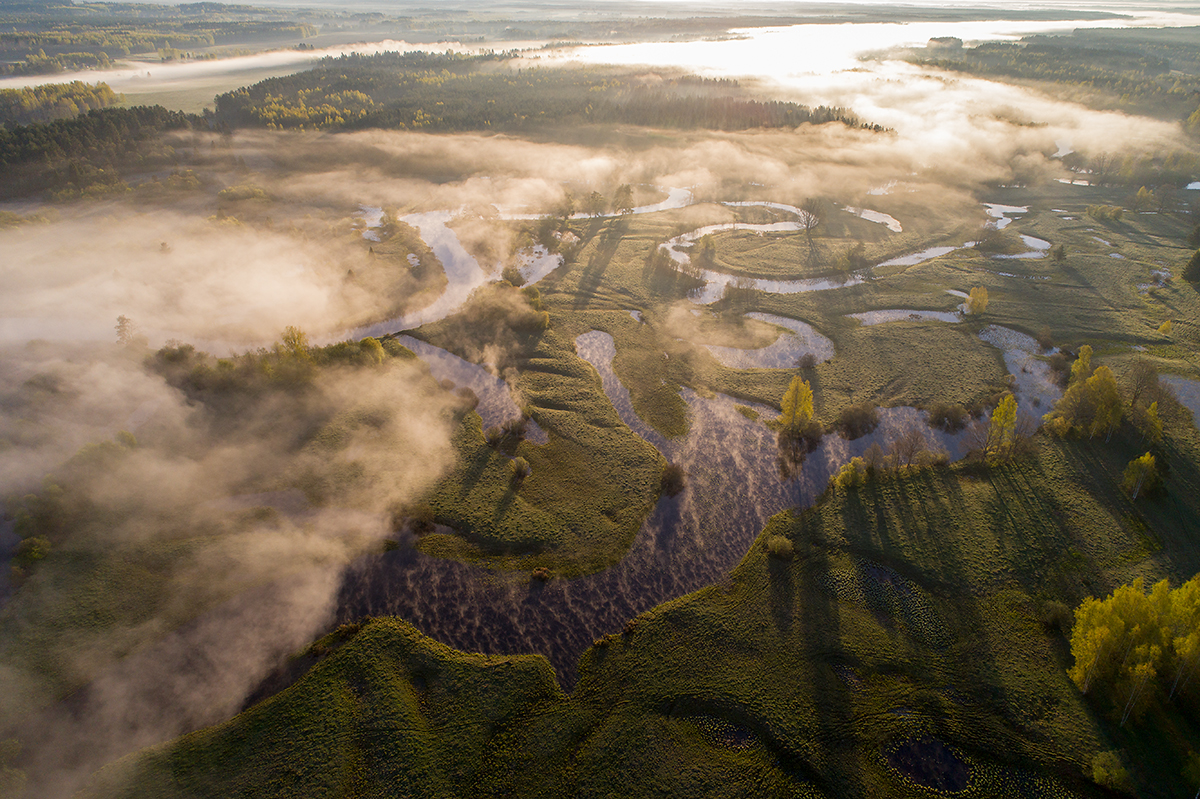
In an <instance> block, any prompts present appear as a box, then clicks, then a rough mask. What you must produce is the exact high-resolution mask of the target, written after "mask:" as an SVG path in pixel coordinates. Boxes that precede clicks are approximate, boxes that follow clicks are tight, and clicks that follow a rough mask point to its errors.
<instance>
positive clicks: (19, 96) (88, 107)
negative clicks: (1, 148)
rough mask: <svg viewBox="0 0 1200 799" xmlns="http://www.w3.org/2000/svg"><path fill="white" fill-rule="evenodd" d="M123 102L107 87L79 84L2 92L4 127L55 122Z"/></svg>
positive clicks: (0, 115) (0, 106) (0, 110)
mask: <svg viewBox="0 0 1200 799" xmlns="http://www.w3.org/2000/svg"><path fill="white" fill-rule="evenodd" d="M120 100H121V96H120V95H119V94H117V93H116V92H114V91H113V90H112V89H111V88H109V86H108V84H106V83H97V84H96V85H95V86H92V85H90V84H87V83H84V82H83V81H78V80H75V81H71V82H70V83H49V84H46V85H44V86H33V87H31V88H27V89H0V125H4V126H8V127H11V126H13V125H28V124H30V123H33V122H51V121H53V120H55V119H65V118H70V117H74V116H79V115H80V114H84V113H87V112H88V111H92V110H94V109H100V108H108V107H109V106H111V105H116V104H117V103H118V102H120Z"/></svg>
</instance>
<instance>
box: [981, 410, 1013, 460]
mask: <svg viewBox="0 0 1200 799" xmlns="http://www.w3.org/2000/svg"><path fill="white" fill-rule="evenodd" d="M1016 441H1017V398H1016V397H1014V396H1013V395H1012V394H1005V395H1004V398H1003V399H1001V400H1000V403H999V404H998V405H997V406H996V410H994V411H992V422H991V425H990V426H989V427H988V438H987V456H988V457H989V458H1006V457H1008V456H1010V455H1011V454H1012V451H1013V447H1014V445H1015V444H1016Z"/></svg>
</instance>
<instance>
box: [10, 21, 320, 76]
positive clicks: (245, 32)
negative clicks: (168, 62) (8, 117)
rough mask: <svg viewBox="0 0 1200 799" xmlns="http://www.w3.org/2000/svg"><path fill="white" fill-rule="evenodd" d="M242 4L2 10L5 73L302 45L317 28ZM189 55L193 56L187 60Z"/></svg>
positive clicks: (54, 69) (85, 67)
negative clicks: (239, 48)
mask: <svg viewBox="0 0 1200 799" xmlns="http://www.w3.org/2000/svg"><path fill="white" fill-rule="evenodd" d="M296 17H298V15H297V14H296V13H295V12H280V11H275V10H270V9H259V8H254V7H251V6H244V5H224V4H220V3H189V4H183V5H178V6H167V5H163V6H152V5H133V4H127V3H79V4H70V3H67V4H63V3H30V4H22V5H21V6H20V7H16V6H10V7H9V9H8V10H6V11H0V62H7V63H0V74H5V73H7V74H15V75H41V74H49V73H54V72H63V71H65V70H69V69H96V68H103V67H108V66H110V65H111V63H112V61H113V59H116V58H121V57H124V56H129V55H136V54H158V55H160V56H161V57H163V58H165V59H171V58H176V57H179V56H181V55H183V54H184V51H189V50H200V49H205V48H211V47H218V46H222V45H225V46H230V45H239V44H251V43H254V44H262V43H269V42H279V43H283V42H298V41H300V40H301V39H305V38H308V37H311V36H315V35H316V34H317V32H318V28H317V26H316V25H314V24H312V23H311V22H307V21H303V20H301V19H297V18H296ZM189 55H193V56H194V55H195V54H194V53H189Z"/></svg>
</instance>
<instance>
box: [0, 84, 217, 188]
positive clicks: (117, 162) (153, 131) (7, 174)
mask: <svg viewBox="0 0 1200 799" xmlns="http://www.w3.org/2000/svg"><path fill="white" fill-rule="evenodd" d="M197 124H199V125H205V124H206V122H205V120H204V119H203V118H201V117H197V116H193V115H189V114H184V113H182V112H179V111H168V110H167V109H165V108H163V107H162V106H151V107H146V106H140V107H137V108H105V109H101V110H93V111H89V112H88V113H87V114H85V115H83V116H79V117H75V118H73V119H60V120H57V121H55V122H50V123H47V124H33V125H19V126H17V127H15V128H13V129H12V130H5V129H2V128H0V175H2V176H3V177H2V178H0V197H18V196H21V195H25V194H30V193H32V192H37V191H42V190H45V189H58V190H62V189H67V190H68V191H69V192H74V193H75V194H76V195H78V194H79V193H81V192H87V191H89V190H90V193H92V194H95V193H104V191H106V189H107V187H113V186H121V185H123V184H122V183H121V178H120V173H119V171H118V170H119V169H120V168H121V167H128V166H134V167H137V168H146V167H151V166H154V165H159V164H169V163H172V152H171V151H170V148H169V147H167V146H165V145H164V144H162V143H161V142H160V141H159V134H160V133H162V132H163V131H167V130H179V129H186V128H190V127H192V126H193V125H197Z"/></svg>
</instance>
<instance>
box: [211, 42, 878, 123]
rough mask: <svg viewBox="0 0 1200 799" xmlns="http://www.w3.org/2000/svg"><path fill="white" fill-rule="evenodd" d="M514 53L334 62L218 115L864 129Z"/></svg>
mask: <svg viewBox="0 0 1200 799" xmlns="http://www.w3.org/2000/svg"><path fill="white" fill-rule="evenodd" d="M508 60H509V57H508V56H506V55H503V54H501V55H485V56H474V57H472V56H460V55H454V54H441V55H439V54H426V53H405V54H400V53H382V54H379V55H373V56H361V55H350V56H342V57H339V58H336V59H333V58H327V59H324V60H323V61H322V62H321V64H320V65H319V66H318V67H317V68H316V69H313V70H310V71H308V72H300V73H297V74H295V75H289V76H286V77H280V78H270V79H268V80H265V81H262V82H261V83H257V84H255V85H253V86H249V87H246V88H243V89H238V90H236V91H233V92H229V93H227V94H222V95H220V96H218V97H217V101H216V106H217V112H216V117H217V119H218V120H220V121H222V122H227V123H229V124H231V125H258V126H266V127H268V128H301V129H303V128H350V129H353V128H389V129H428V130H436V131H461V130H487V129H496V128H521V127H527V126H529V125H532V124H540V123H543V122H572V123H587V122H599V123H628V124H635V125H651V126H661V127H675V128H709V129H716V130H745V129H749V128H757V127H794V126H796V125H802V124H821V123H824V122H835V121H836V122H841V123H843V124H846V125H850V126H852V127H864V128H870V129H872V130H882V128H880V127H879V126H878V125H870V124H869V123H862V122H860V121H859V120H858V118H857V117H855V116H854V115H853V114H852V113H851V112H850V111H848V110H847V109H843V108H825V107H821V108H816V109H812V108H808V107H807V106H803V105H798V104H796V103H781V102H762V101H758V100H754V99H751V98H749V97H747V96H745V94H744V92H743V91H742V89H741V88H740V87H739V86H738V84H737V83H736V82H735V81H729V80H708V79H703V78H697V77H693V76H685V77H680V78H673V79H666V80H656V81H653V82H651V81H648V80H646V79H644V78H642V77H638V76H635V75H633V74H626V73H614V72H613V71H612V70H611V69H594V68H585V69H570V70H567V69H545V70H543V69H516V70H513V69H511V68H509V66H508V65H507V64H506V63H505V62H506V61H508Z"/></svg>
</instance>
